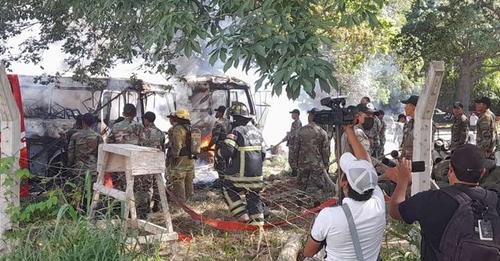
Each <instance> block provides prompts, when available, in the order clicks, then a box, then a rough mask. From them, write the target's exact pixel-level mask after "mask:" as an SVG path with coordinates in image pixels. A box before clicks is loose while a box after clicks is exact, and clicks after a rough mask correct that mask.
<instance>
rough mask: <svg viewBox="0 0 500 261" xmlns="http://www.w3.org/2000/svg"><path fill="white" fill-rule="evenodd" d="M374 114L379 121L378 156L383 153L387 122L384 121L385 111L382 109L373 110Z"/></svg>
mask: <svg viewBox="0 0 500 261" xmlns="http://www.w3.org/2000/svg"><path fill="white" fill-rule="evenodd" d="M375 116H376V117H377V118H378V119H379V120H380V123H381V128H380V132H379V137H380V145H379V147H378V150H377V154H378V156H379V157H381V156H383V155H384V148H385V141H386V140H385V131H386V129H387V124H386V123H385V121H384V116H385V112H384V111H383V110H379V111H378V112H375Z"/></svg>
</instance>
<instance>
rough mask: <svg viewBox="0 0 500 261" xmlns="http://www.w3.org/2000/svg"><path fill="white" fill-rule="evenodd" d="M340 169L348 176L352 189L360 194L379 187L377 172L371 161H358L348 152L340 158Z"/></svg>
mask: <svg viewBox="0 0 500 261" xmlns="http://www.w3.org/2000/svg"><path fill="white" fill-rule="evenodd" d="M340 168H341V169H342V171H344V173H345V174H346V177H347V181H348V182H349V185H350V186H351V188H352V189H354V191H356V192H358V193H359V194H363V193H365V192H366V191H367V190H370V189H375V188H376V187H377V182H378V175H377V171H376V170H375V168H374V167H373V165H372V164H371V163H370V162H369V161H366V160H358V159H357V158H356V157H354V155H352V154H351V153H349V152H346V153H344V154H342V156H341V157H340Z"/></svg>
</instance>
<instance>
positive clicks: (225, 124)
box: [207, 106, 231, 149]
mask: <svg viewBox="0 0 500 261" xmlns="http://www.w3.org/2000/svg"><path fill="white" fill-rule="evenodd" d="M216 112H217V113H216V114H215V118H216V119H217V120H216V121H215V125H214V127H213V129H212V137H211V139H210V143H209V144H208V146H207V148H208V149H211V148H212V147H213V146H216V147H217V144H218V143H219V142H222V141H224V138H225V137H226V135H227V134H228V132H229V129H230V128H231V127H230V126H229V125H230V124H229V120H228V119H227V118H225V117H224V114H225V113H226V107H225V106H219V108H217V110H216Z"/></svg>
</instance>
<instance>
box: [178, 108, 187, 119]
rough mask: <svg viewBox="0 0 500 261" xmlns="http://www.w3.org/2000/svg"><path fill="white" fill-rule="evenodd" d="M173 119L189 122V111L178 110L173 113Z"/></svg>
mask: <svg viewBox="0 0 500 261" xmlns="http://www.w3.org/2000/svg"><path fill="white" fill-rule="evenodd" d="M175 117H176V118H178V119H184V120H190V118H189V111H187V110H184V109H179V110H177V111H176V112H175Z"/></svg>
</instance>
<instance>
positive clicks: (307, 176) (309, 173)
mask: <svg viewBox="0 0 500 261" xmlns="http://www.w3.org/2000/svg"><path fill="white" fill-rule="evenodd" d="M324 172H325V170H324V169H322V168H314V169H303V168H299V169H297V182H298V184H299V188H300V189H301V190H304V191H305V190H311V189H321V190H323V191H324V192H327V190H328V188H327V186H326V184H327V183H326V181H325V177H324V174H325V173H324Z"/></svg>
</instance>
